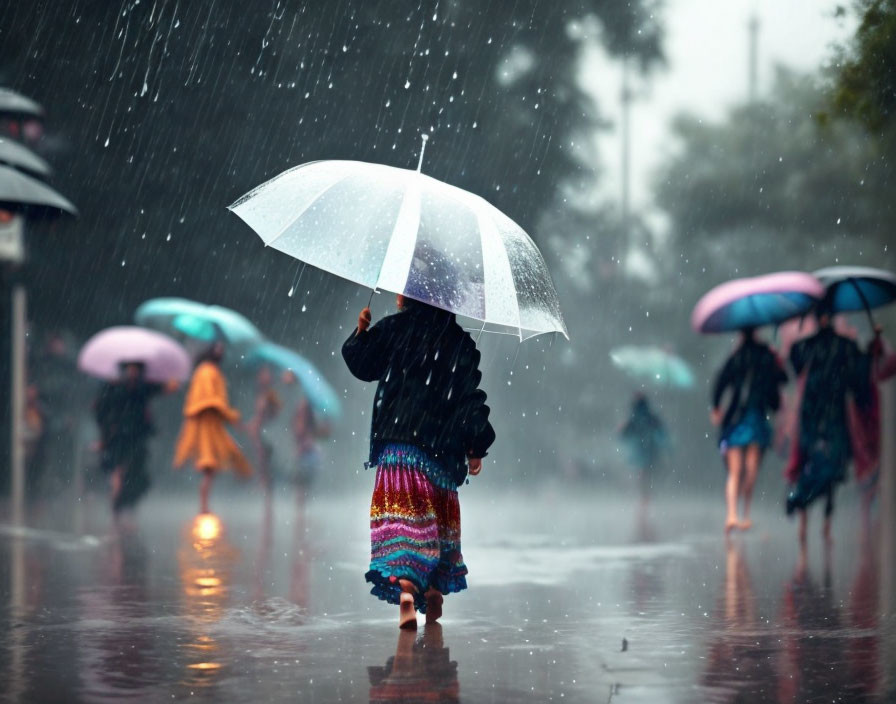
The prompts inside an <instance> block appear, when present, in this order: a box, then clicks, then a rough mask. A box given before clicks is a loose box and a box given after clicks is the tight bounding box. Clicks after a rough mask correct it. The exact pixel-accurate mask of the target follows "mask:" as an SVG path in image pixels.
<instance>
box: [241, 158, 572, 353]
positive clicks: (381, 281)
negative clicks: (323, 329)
mask: <svg viewBox="0 0 896 704" xmlns="http://www.w3.org/2000/svg"><path fill="white" fill-rule="evenodd" d="M420 160H421V164H422V160H423V153H422V151H421V154H420ZM230 210H232V211H233V212H234V213H236V214H237V215H238V216H239V217H240V218H242V219H243V220H244V221H245V222H246V223H247V224H248V225H249V226H250V227H251V228H252V229H253V230H255V232H257V233H258V234H259V235H260V236H261V238H262V240H264V242H265V244H266V245H268V246H270V247H273V248H275V249H278V250H280V251H282V252H285V253H286V254H289V255H291V256H293V257H295V258H296V259H299V260H301V261H303V262H306V263H308V264H311V265H312V266H315V267H318V268H320V269H323V270H325V271H328V272H330V273H332V274H336V275H337V276H341V277H343V278H345V279H348V280H349V281H354V282H356V283H359V284H361V285H363V286H367V287H369V288H371V289H374V290H377V289H384V290H387V291H393V292H395V293H402V294H404V295H406V296H408V297H410V298H413V299H416V300H418V301H423V302H424V303H429V304H430V305H433V306H436V307H437V308H442V309H444V310H449V311H451V312H452V313H457V314H458V315H461V316H465V317H467V318H472V319H474V320H476V321H479V322H481V323H482V324H483V329H485V330H489V331H493V332H505V333H512V334H514V335H517V336H519V338H520V339H521V340H522V339H526V338H529V337H533V336H535V335H539V334H541V333H547V332H559V333H562V334H563V335H564V336H566V325H565V324H564V322H563V317H562V315H561V313H560V304H559V301H558V300H557V293H556V291H555V290H554V284H553V283H552V281H551V277H550V274H549V273H548V269H547V266H546V265H545V262H544V259H543V258H542V256H541V253H540V252H539V251H538V248H537V247H536V246H535V243H534V242H533V241H532V240H531V239H530V237H529V236H528V235H527V234H526V233H525V232H524V231H523V229H522V228H521V227H520V226H519V225H517V224H516V223H515V222H513V220H511V219H510V218H508V217H507V216H506V215H504V214H503V213H502V212H501V211H499V210H498V209H497V208H495V207H494V206H492V205H490V204H489V203H487V202H486V201H485V200H483V199H482V198H480V197H479V196H476V195H473V194H471V193H468V192H467V191H464V190H462V189H460V188H456V187H454V186H450V185H448V184H446V183H443V182H441V181H437V180H436V179H434V178H431V177H429V176H426V175H425V174H422V173H421V172H420V166H419V165H418V167H417V170H416V171H412V170H409V169H399V168H394V167H390V166H383V165H380V164H369V163H365V162H359V161H318V162H311V163H309V164H303V165H301V166H297V167H295V168H293V169H290V170H288V171H285V172H283V173H282V174H280V175H279V176H276V177H274V178H273V179H271V180H270V181H268V182H267V183H264V184H262V185H261V186H258V187H257V188H255V189H254V190H253V191H250V192H249V193H247V194H246V195H244V196H243V197H242V198H240V199H239V200H237V201H236V202H235V203H234V204H233V205H231V206H230Z"/></svg>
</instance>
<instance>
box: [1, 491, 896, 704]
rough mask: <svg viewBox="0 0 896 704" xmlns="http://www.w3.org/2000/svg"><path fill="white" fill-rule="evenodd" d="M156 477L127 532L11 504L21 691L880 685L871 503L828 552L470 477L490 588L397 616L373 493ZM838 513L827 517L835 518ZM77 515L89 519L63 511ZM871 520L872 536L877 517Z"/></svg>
mask: <svg viewBox="0 0 896 704" xmlns="http://www.w3.org/2000/svg"><path fill="white" fill-rule="evenodd" d="M215 499H216V503H215V505H214V507H215V508H217V509H218V510H219V514H218V515H219V516H220V522H219V523H215V522H209V521H205V522H196V521H194V520H192V515H191V512H192V511H193V509H194V497H193V496H190V497H189V500H187V498H172V497H165V496H159V495H153V496H151V497H150V498H149V499H148V500H147V501H146V503H145V505H144V506H143V507H142V509H141V513H140V516H139V520H138V526H137V529H136V530H135V531H133V532H125V533H122V534H115V533H113V532H110V530H109V529H108V524H107V519H106V517H105V514H104V511H103V510H102V509H101V507H99V506H98V507H97V510H95V511H89V513H92V514H93V515H94V516H95V517H94V518H93V519H84V518H83V517H82V519H81V520H82V521H83V525H82V530H81V533H77V532H74V531H72V530H70V525H71V522H70V521H69V520H68V519H67V518H65V519H62V518H60V516H62V515H63V514H64V512H62V511H53V510H48V511H46V512H45V513H44V515H43V517H42V518H38V519H35V521H34V522H35V523H41V524H43V525H46V526H52V529H29V530H28V531H25V532H21V531H15V530H13V529H11V528H9V526H3V527H0V560H2V562H0V570H2V582H0V584H2V588H3V592H2V621H0V624H2V626H0V627H2V629H3V638H2V646H0V647H2V653H0V681H2V682H4V683H5V686H4V687H3V691H2V693H0V697H3V700H4V701H28V702H53V701H66V702H80V701H83V702H95V701H97V702H98V701H108V702H113V701H114V702H118V701H127V700H133V701H150V702H153V701H158V702H162V701H166V702H168V701H179V700H183V699H188V698H189V699H191V700H195V701H216V702H218V701H244V702H246V701H301V702H340V701H345V702H355V701H371V702H405V701H427V702H429V701H439V702H452V701H464V702H517V701H532V702H545V701H564V702H610V701H612V702H788V703H789V702H794V703H795V702H816V701H817V702H822V701H823V702H838V701H842V702H863V701H883V700H884V699H883V698H882V697H880V696H876V695H877V694H878V693H879V692H880V691H881V690H882V688H883V667H882V665H881V661H882V657H883V655H884V650H885V649H886V648H888V647H891V645H888V644H892V638H889V637H887V634H888V633H891V632H892V630H891V624H890V623H889V622H887V623H884V622H882V620H881V617H880V616H879V609H878V594H877V565H876V561H875V560H874V559H873V558H874V554H873V552H872V551H870V550H866V549H863V542H862V541H863V536H862V535H861V530H860V528H859V527H858V526H857V521H856V520H855V514H854V512H853V510H852V509H851V508H850V507H849V506H846V507H844V508H843V509H842V510H841V513H840V516H839V517H838V519H837V523H836V528H837V540H836V542H835V545H834V549H833V550H832V551H831V552H830V554H829V555H825V552H824V551H823V550H822V549H821V546H820V545H818V542H819V541H818V540H817V534H813V536H812V538H814V539H815V542H814V544H813V545H812V546H811V550H810V553H809V555H808V559H807V560H806V561H805V562H804V561H802V560H801V559H800V556H799V555H798V552H797V550H796V546H795V538H794V531H795V528H794V526H793V524H790V523H788V522H786V521H785V520H784V519H783V517H781V516H779V515H778V514H777V513H774V512H772V511H768V512H767V513H762V512H760V514H759V516H758V520H757V528H756V529H755V530H754V532H753V533H752V534H750V535H748V536H744V537H742V538H739V539H737V540H735V541H733V543H732V544H731V545H730V546H729V547H726V545H725V543H724V541H723V540H722V539H721V536H720V535H719V534H718V530H717V529H718V527H719V525H720V522H721V513H720V507H718V506H715V505H713V504H706V503H705V502H698V501H695V500H691V501H676V502H674V503H673V502H671V501H668V502H666V503H665V504H660V505H655V506H653V507H652V509H651V511H650V515H649V516H648V517H647V518H645V517H643V516H638V515H637V514H636V511H634V510H633V508H632V504H630V502H629V500H628V499H627V498H624V497H621V498H618V499H617V498H606V497H603V498H601V497H600V496H598V495H595V496H588V495H582V494H581V493H580V494H572V495H570V496H563V495H559V494H556V495H550V494H549V495H545V494H544V493H543V492H542V493H540V494H538V495H535V496H531V497H524V496H520V495H502V496H500V497H493V498H492V499H490V500H487V499H484V498H483V497H482V496H480V495H479V494H477V493H476V492H475V491H472V492H468V493H467V494H466V495H465V496H463V510H464V539H465V540H464V555H465V558H466V562H467V563H468V565H469V567H470V577H469V582H470V589H469V590H468V591H467V592H465V593H463V594H461V595H456V596H452V597H449V598H448V599H446V612H445V617H444V619H443V622H442V626H441V628H438V627H436V628H427V629H423V628H422V627H421V629H420V630H419V631H418V632H417V633H416V634H399V632H398V629H397V628H396V625H395V622H396V619H397V614H396V613H394V611H393V608H394V607H388V606H386V605H383V604H382V603H381V602H378V601H377V600H375V599H374V598H373V597H370V596H369V595H368V593H367V591H368V590H367V588H366V586H365V584H364V582H363V576H362V575H363V573H364V571H365V569H366V560H367V554H366V551H367V543H366V540H367V533H366V523H365V515H364V512H365V510H366V498H365V497H364V496H362V495H358V496H356V497H352V498H339V499H336V498H322V499H318V500H317V501H315V502H314V503H313V504H311V505H309V507H308V509H307V510H306V511H305V512H304V515H303V516H300V515H299V514H297V511H296V510H295V505H294V504H293V503H292V502H291V501H290V500H288V499H287V498H283V499H281V500H279V501H278V502H277V503H276V504H275V506H274V507H273V511H272V512H271V514H270V521H266V520H265V512H264V510H263V504H262V502H261V501H260V500H257V497H252V496H250V497H242V498H225V497H224V496H223V495H220V496H216V497H215ZM815 519H816V520H818V517H815ZM66 525H68V526H69V529H66ZM866 537H867V536H866Z"/></svg>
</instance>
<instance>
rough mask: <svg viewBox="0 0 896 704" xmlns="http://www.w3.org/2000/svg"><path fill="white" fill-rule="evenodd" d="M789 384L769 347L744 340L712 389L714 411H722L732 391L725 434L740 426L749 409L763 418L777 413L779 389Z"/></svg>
mask: <svg viewBox="0 0 896 704" xmlns="http://www.w3.org/2000/svg"><path fill="white" fill-rule="evenodd" d="M786 382H787V373H786V372H785V371H784V369H783V368H782V367H781V364H780V363H779V362H778V358H777V357H776V356H775V353H774V352H772V351H771V349H770V348H769V347H768V345H765V344H763V343H761V342H757V341H756V340H753V339H747V340H745V341H744V342H743V343H742V344H741V345H740V347H738V348H737V350H735V352H734V354H732V355H731V356H730V357H729V358H728V361H726V362H725V366H724V367H722V371H720V372H719V375H718V376H717V377H716V382H715V384H714V386H713V391H712V405H713V407H714V408H718V407H719V404H720V403H721V402H722V396H723V395H724V394H725V391H726V390H727V389H729V388H730V389H731V391H732V396H731V402H730V403H729V405H728V408H727V410H726V411H725V416H724V418H723V420H722V433H724V432H725V430H726V429H727V428H730V427H731V426H732V425H736V424H737V423H739V422H740V421H741V420H742V419H743V417H744V414H745V413H746V411H747V409H754V410H757V411H759V412H760V413H762V414H763V415H764V414H766V413H768V412H769V411H777V410H778V408H780V406H781V391H780V387H781V385H782V384H785V383H786Z"/></svg>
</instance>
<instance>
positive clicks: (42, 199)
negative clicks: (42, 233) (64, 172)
mask: <svg viewBox="0 0 896 704" xmlns="http://www.w3.org/2000/svg"><path fill="white" fill-rule="evenodd" d="M0 207H2V208H5V209H6V210H12V211H16V212H23V211H24V212H27V213H29V214H31V215H41V214H54V213H58V212H59V211H62V212H65V213H69V214H70V215H77V214H78V209H77V208H75V206H74V205H72V204H71V203H70V202H69V201H68V200H67V199H66V198H65V197H64V196H62V195H60V194H59V193H57V192H56V191H54V190H53V189H52V188H50V187H49V186H48V185H47V184H45V183H43V182H41V181H38V180H37V179H36V178H31V177H30V176H26V175H25V174H23V173H22V172H21V171H17V170H16V169H13V168H10V167H9V166H3V165H2V164H0Z"/></svg>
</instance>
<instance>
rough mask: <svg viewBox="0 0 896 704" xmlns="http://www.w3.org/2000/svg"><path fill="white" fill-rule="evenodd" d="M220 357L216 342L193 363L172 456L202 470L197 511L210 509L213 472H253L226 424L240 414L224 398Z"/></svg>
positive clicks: (176, 461)
mask: <svg viewBox="0 0 896 704" xmlns="http://www.w3.org/2000/svg"><path fill="white" fill-rule="evenodd" d="M223 357H224V345H223V343H221V342H216V343H214V344H213V345H212V346H211V347H210V348H209V349H208V351H207V352H206V353H205V354H203V355H202V356H201V357H200V358H199V361H198V363H197V364H196V369H195V370H194V372H193V377H192V379H190V388H189V390H188V391H187V398H186V400H185V402H184V422H183V425H182V426H181V430H180V436H179V437H178V439H177V449H176V452H175V456H174V466H175V467H181V466H182V465H183V464H184V463H185V462H187V461H188V460H191V461H192V462H193V464H194V466H195V467H196V470H197V471H198V472H200V473H201V474H202V482H201V484H200V486H199V513H200V514H204V513H209V508H208V496H209V492H210V491H211V486H212V481H213V479H214V476H215V474H217V473H218V472H221V471H224V470H226V469H228V468H233V469H234V470H235V471H236V473H237V474H238V475H239V476H240V477H248V476H250V475H251V474H252V467H251V466H250V465H249V462H248V461H247V460H246V458H245V457H244V456H243V453H242V451H241V450H240V448H239V447H238V446H237V444H236V442H234V440H233V438H232V437H231V436H230V434H229V433H228V432H227V429H226V427H225V426H226V425H227V424H232V423H237V422H238V421H239V419H240V414H239V411H237V410H236V409H235V408H232V407H231V405H230V402H229V401H228V398H227V382H226V381H225V379H224V375H223V374H222V373H221V369H220V364H221V360H222V359H223Z"/></svg>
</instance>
